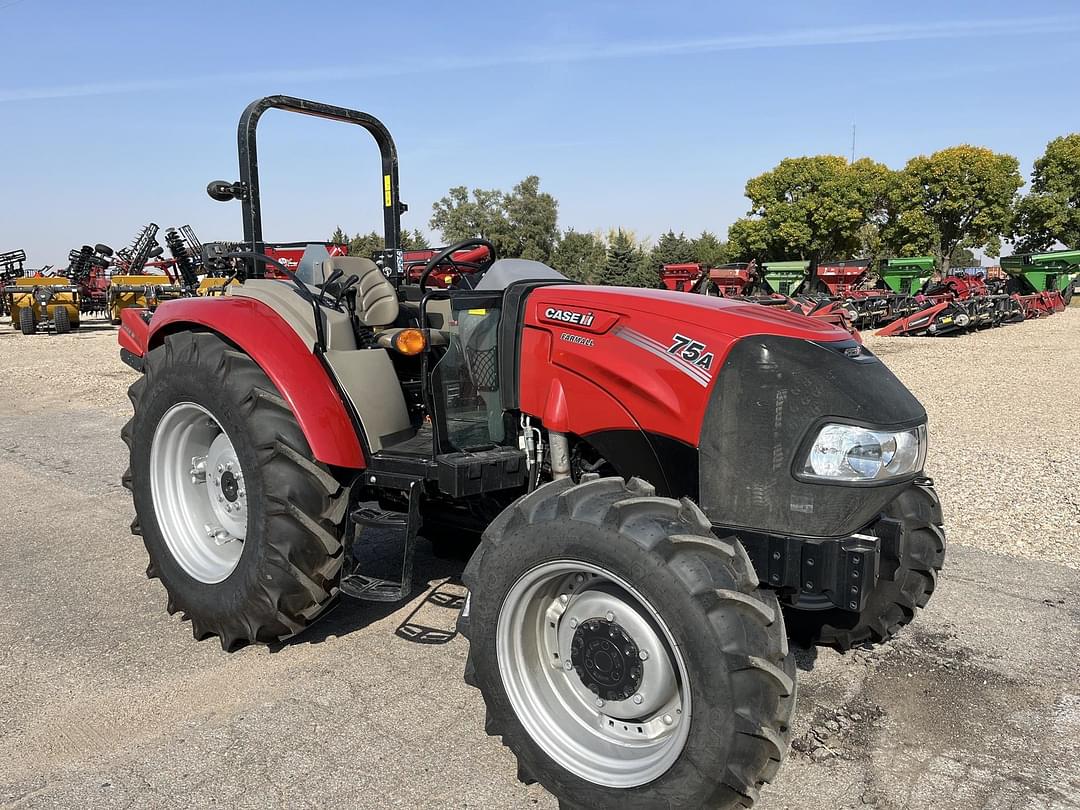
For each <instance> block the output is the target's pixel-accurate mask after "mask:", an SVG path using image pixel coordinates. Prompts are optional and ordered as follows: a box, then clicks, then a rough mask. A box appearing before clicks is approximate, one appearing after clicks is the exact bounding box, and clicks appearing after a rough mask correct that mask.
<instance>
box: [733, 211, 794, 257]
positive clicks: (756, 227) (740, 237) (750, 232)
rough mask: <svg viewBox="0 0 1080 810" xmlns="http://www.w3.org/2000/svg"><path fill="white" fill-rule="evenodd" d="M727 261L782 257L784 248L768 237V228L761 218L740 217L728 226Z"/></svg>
mask: <svg viewBox="0 0 1080 810" xmlns="http://www.w3.org/2000/svg"><path fill="white" fill-rule="evenodd" d="M727 236H728V241H727V252H728V259H729V261H733V262H749V261H757V263H758V264H761V263H762V262H765V261H770V260H780V259H783V258H784V256H785V254H786V249H785V248H784V247H783V246H782V245H780V244H779V243H777V242H774V241H771V240H770V238H769V228H768V226H767V225H766V224H765V221H764V220H762V219H751V218H750V217H741V218H739V219H737V220H735V221H734V222H732V223H731V225H730V226H729V227H728V234H727Z"/></svg>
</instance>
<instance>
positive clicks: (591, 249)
mask: <svg viewBox="0 0 1080 810" xmlns="http://www.w3.org/2000/svg"><path fill="white" fill-rule="evenodd" d="M606 263H607V246H606V245H605V244H604V240H603V239H601V238H600V237H599V236H597V235H596V234H593V233H581V232H579V231H575V230H574V229H573V228H570V229H569V230H567V231H566V233H564V234H563V235H562V238H561V239H560V240H559V244H558V245H557V246H556V247H555V251H554V253H553V255H552V257H551V266H552V267H554V268H555V269H556V270H558V271H559V272H560V273H562V274H563V275H564V276H566V277H567V278H571V279H573V280H574V281H582V282H585V283H586V284H598V283H600V281H601V279H602V278H603V275H604V269H605V266H606Z"/></svg>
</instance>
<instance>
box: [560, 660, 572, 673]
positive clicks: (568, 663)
mask: <svg viewBox="0 0 1080 810" xmlns="http://www.w3.org/2000/svg"><path fill="white" fill-rule="evenodd" d="M562 668H563V669H565V670H566V671H567V672H569V671H570V670H572V669H573V668H574V663H573V662H572V661H563V665H562Z"/></svg>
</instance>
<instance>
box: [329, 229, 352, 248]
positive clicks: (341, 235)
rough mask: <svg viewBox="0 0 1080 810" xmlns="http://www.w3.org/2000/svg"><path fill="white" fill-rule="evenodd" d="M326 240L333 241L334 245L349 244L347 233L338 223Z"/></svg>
mask: <svg viewBox="0 0 1080 810" xmlns="http://www.w3.org/2000/svg"><path fill="white" fill-rule="evenodd" d="M326 241H328V242H333V243H334V244H335V245H347V244H349V235H348V234H347V233H345V231H343V230H341V226H340V225H338V226H337V227H336V228H335V229H334V232H333V233H332V234H330V238H329V239H327V240H326Z"/></svg>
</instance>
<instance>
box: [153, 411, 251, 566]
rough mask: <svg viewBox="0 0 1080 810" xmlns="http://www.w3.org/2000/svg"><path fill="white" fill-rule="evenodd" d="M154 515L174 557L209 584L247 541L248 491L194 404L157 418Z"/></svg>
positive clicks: (222, 436) (217, 430) (215, 425)
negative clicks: (159, 418)
mask: <svg viewBox="0 0 1080 810" xmlns="http://www.w3.org/2000/svg"><path fill="white" fill-rule="evenodd" d="M150 492H151V494H152V496H153V500H154V514H155V516H156V518H157V523H158V527H159V528H160V529H161V534H162V536H163V537H164V539H165V544H166V545H167V546H168V548H169V552H170V553H171V554H172V556H173V559H174V560H176V562H177V563H178V564H179V565H180V567H181V568H183V569H184V571H185V572H186V573H187V574H188V575H189V576H191V577H192V578H194V579H196V580H198V581H199V582H203V583H206V584H208V585H213V584H215V583H218V582H221V581H223V580H224V579H226V578H228V576H229V575H230V574H231V573H232V572H233V570H235V568H236V565H237V563H239V562H240V555H241V553H242V552H243V550H244V540H245V538H246V537H247V492H246V490H245V487H244V473H243V470H242V469H241V467H240V461H239V459H238V458H237V456H236V450H235V449H234V448H233V445H232V442H231V441H230V440H229V437H228V435H227V434H226V433H225V431H224V429H223V428H222V427H221V424H220V423H219V422H218V421H217V419H215V418H214V417H213V416H212V415H211V414H210V412H209V411H208V410H206V409H205V408H203V407H202V406H201V405H196V404H195V403H193V402H181V403H180V404H178V405H174V406H173V407H171V408H170V409H169V410H168V411H166V412H165V415H164V416H162V417H161V421H160V422H158V424H157V427H156V428H155V429H154V438H153V443H152V444H151V445H150Z"/></svg>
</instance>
